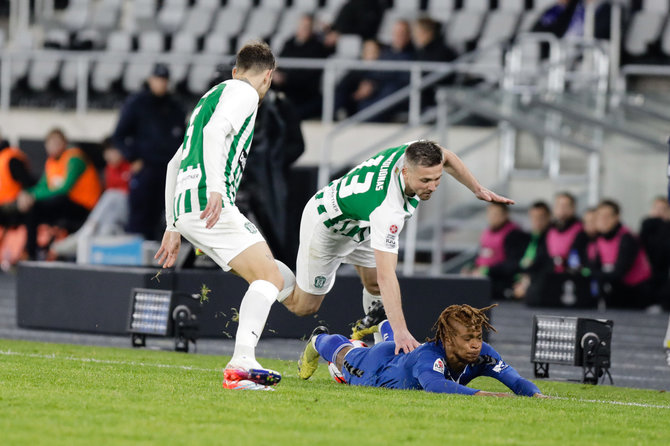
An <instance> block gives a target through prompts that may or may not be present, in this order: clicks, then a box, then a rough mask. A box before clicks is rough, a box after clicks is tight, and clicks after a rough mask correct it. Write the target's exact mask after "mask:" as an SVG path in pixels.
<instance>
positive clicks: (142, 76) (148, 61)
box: [122, 56, 156, 93]
mask: <svg viewBox="0 0 670 446" xmlns="http://www.w3.org/2000/svg"><path fill="white" fill-rule="evenodd" d="M154 65H156V61H155V60H154V59H153V58H151V57H149V56H147V57H143V58H142V60H138V61H133V62H131V63H128V65H127V66H126V69H125V71H124V73H123V82H122V86H123V89H124V90H125V91H127V92H129V93H131V92H136V91H138V90H139V89H140V88H142V85H144V82H145V81H146V80H147V78H148V77H149V75H151V72H152V71H153V69H154Z"/></svg>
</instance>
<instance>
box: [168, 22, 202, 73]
mask: <svg viewBox="0 0 670 446" xmlns="http://www.w3.org/2000/svg"><path fill="white" fill-rule="evenodd" d="M196 48H197V44H196V37H195V36H194V35H192V34H191V33H189V32H187V31H181V32H180V33H178V34H175V35H174V37H173V38H172V49H171V52H172V53H173V54H175V55H177V54H193V53H195V52H196ZM188 67H189V64H188V63H186V62H173V63H171V64H170V82H171V83H172V84H173V85H176V84H178V83H180V82H182V81H183V80H184V79H186V74H187V73H188Z"/></svg>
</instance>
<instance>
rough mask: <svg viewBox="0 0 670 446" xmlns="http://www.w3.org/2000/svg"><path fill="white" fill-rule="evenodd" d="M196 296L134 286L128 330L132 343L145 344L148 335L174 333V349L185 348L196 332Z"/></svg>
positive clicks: (195, 335) (185, 350) (172, 334)
mask: <svg viewBox="0 0 670 446" xmlns="http://www.w3.org/2000/svg"><path fill="white" fill-rule="evenodd" d="M198 298H199V296H198V295H197V294H196V295H188V294H181V293H175V292H172V291H168V290H151V289H145V288H133V289H132V291H131V293H130V311H129V314H128V332H129V333H131V342H132V345H133V347H144V346H146V338H147V336H161V337H168V336H174V339H175V350H176V351H182V352H188V347H189V342H192V343H193V344H194V345H195V342H196V339H197V335H198V317H197V314H196V313H197V312H198V311H199V308H200V305H199V303H198Z"/></svg>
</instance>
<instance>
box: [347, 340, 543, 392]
mask: <svg viewBox="0 0 670 446" xmlns="http://www.w3.org/2000/svg"><path fill="white" fill-rule="evenodd" d="M342 369H343V370H342V372H343V374H344V377H345V379H346V380H347V382H348V383H349V384H351V385H354V386H371V387H388V388H391V389H423V390H426V391H428V392H437V393H460V394H465V395H472V394H475V393H477V392H478V391H479V390H478V389H472V388H470V387H466V385H467V384H468V383H469V382H470V381H472V380H473V379H475V378H476V377H478V376H490V377H492V378H495V379H497V380H498V381H500V382H502V383H503V384H505V385H506V386H507V387H509V388H510V389H511V390H512V391H513V392H514V393H515V394H517V395H525V396H533V395H534V394H536V393H541V392H540V390H539V389H538V388H537V386H536V385H535V384H533V383H532V382H530V381H528V380H527V379H524V378H522V377H521V376H520V375H519V373H517V371H516V370H514V369H513V368H512V367H511V366H509V365H508V364H506V363H505V362H504V361H503V360H502V358H501V357H500V355H499V354H498V352H496V351H495V350H494V349H493V347H491V346H490V345H489V344H487V343H486V342H484V343H482V351H481V353H480V356H479V358H478V359H477V360H476V361H475V362H473V363H472V364H468V365H467V366H466V367H465V369H463V371H462V372H461V373H455V372H454V371H452V370H450V369H449V366H448V365H447V361H446V354H445V351H444V347H443V346H442V342H438V344H437V345H436V344H435V343H434V342H428V343H425V344H423V345H421V346H420V347H419V348H417V349H415V350H414V351H412V352H411V353H407V354H405V353H400V354H399V355H396V354H395V343H394V342H392V341H388V342H380V343H378V344H376V345H375V346H374V347H372V348H355V349H353V350H351V351H349V352H348V353H347V355H346V356H345V358H344V367H343V368H342Z"/></svg>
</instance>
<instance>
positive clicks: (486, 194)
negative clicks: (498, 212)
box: [475, 186, 514, 204]
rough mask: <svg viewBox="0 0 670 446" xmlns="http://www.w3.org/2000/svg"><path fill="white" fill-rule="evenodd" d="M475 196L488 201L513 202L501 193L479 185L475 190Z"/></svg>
mask: <svg viewBox="0 0 670 446" xmlns="http://www.w3.org/2000/svg"><path fill="white" fill-rule="evenodd" d="M475 197H477V198H478V199H480V200H482V201H489V202H491V203H493V202H496V203H503V204H514V200H512V199H509V198H507V197H503V196H502V195H498V194H496V193H495V192H493V191H490V190H488V189H487V188H485V187H484V186H480V187H479V189H478V190H477V191H476V192H475Z"/></svg>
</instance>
